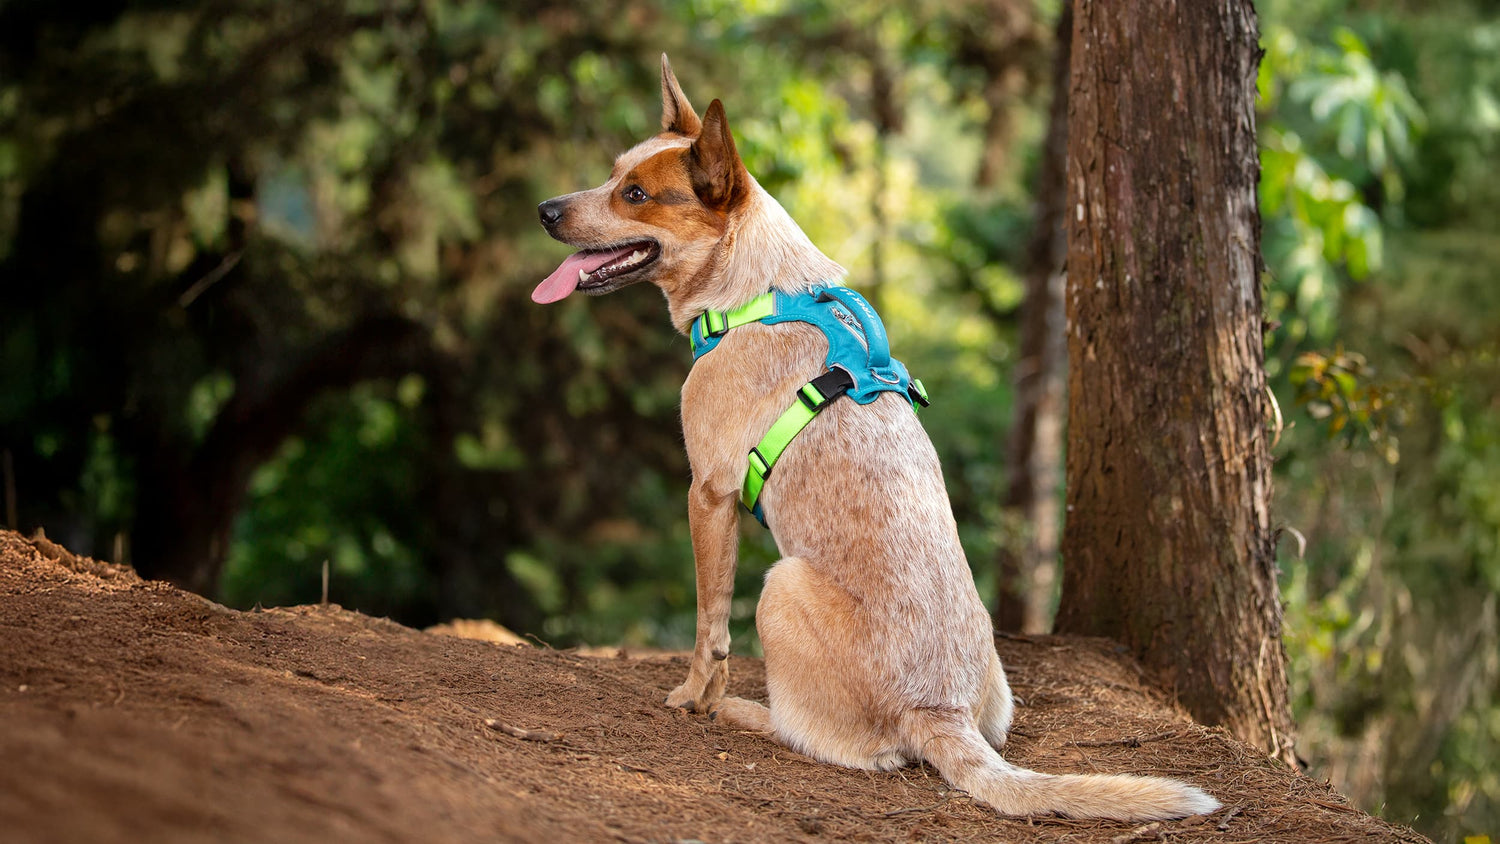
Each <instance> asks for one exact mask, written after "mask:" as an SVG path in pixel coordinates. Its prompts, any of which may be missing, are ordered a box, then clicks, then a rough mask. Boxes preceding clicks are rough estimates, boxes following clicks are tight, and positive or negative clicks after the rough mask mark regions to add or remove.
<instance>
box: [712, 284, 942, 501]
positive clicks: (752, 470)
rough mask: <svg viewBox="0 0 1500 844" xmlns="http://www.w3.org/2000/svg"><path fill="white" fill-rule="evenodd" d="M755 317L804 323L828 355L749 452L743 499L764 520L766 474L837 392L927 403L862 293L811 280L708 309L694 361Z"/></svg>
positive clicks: (860, 398)
mask: <svg viewBox="0 0 1500 844" xmlns="http://www.w3.org/2000/svg"><path fill="white" fill-rule="evenodd" d="M752 322H762V323H765V324H766V325H775V324H777V323H781V322H805V323H808V324H810V325H812V326H814V327H815V328H817V329H818V330H819V331H822V332H823V335H824V336H825V337H827V338H828V358H827V360H826V361H824V365H825V366H827V371H825V372H824V373H823V374H822V375H819V376H818V377H817V378H814V379H813V380H811V381H809V382H807V383H806V384H804V385H803V386H802V387H801V388H800V389H798V390H797V400H796V401H794V402H792V406H791V407H788V408H787V409H786V412H784V413H782V414H781V417H780V418H778V419H777V420H776V421H775V422H773V423H771V428H770V430H768V431H766V435H765V436H764V437H762V438H761V440H760V443H759V444H757V445H756V446H755V448H752V449H750V453H749V454H748V455H747V456H746V459H747V460H748V462H749V464H750V465H749V471H748V472H747V473H746V474H745V485H744V487H743V489H741V491H740V503H741V504H742V505H744V507H745V509H746V510H749V511H750V513H751V515H753V516H755V518H756V520H757V521H759V522H760V523H761V524H762V525H764V524H765V523H766V516H765V513H764V511H763V510H762V509H761V506H760V491H761V489H762V488H763V487H765V485H766V478H768V477H770V475H771V470H772V469H773V468H775V466H776V461H777V460H778V459H780V458H781V453H782V452H784V451H786V447H787V446H788V445H790V444H791V442H792V439H793V438H794V437H796V436H797V434H799V433H801V432H802V429H803V428H806V427H807V424H808V423H809V422H811V421H812V420H813V417H814V416H817V415H818V412H819V411H821V410H822V409H823V408H825V407H827V406H828V405H829V404H831V403H832V402H833V401H834V400H835V399H837V398H838V397H839V396H848V397H849V398H851V399H853V400H854V401H855V402H857V403H859V404H869V403H870V402H873V401H875V399H877V398H879V397H880V394H881V393H901V394H902V395H904V396H906V398H907V399H908V400H909V401H910V402H911V403H912V408H913V409H914V410H916V409H920V408H923V407H926V406H927V405H928V404H929V402H928V399H927V390H926V388H925V387H923V386H922V382H921V381H920V380H918V379H916V378H912V377H911V374H910V373H908V372H907V371H906V366H905V364H903V363H901V361H899V360H896V359H895V358H893V357H891V345H890V340H889V339H888V338H887V337H886V333H885V324H884V323H882V322H881V321H880V316H879V315H878V314H876V313H875V309H874V308H873V307H871V306H870V303H869V301H867V300H866V299H865V297H863V296H861V295H859V294H858V293H856V292H854V291H853V290H850V289H849V288H847V287H829V286H823V285H815V286H813V287H812V288H811V289H809V290H807V291H804V292H801V293H785V292H782V291H780V290H773V291H771V292H769V293H764V294H762V295H760V296H757V297H756V298H754V299H752V300H751V301H750V302H749V303H748V304H746V305H743V306H741V307H738V308H735V309H734V310H732V311H706V312H704V313H703V315H701V316H699V317H698V318H697V319H695V320H693V324H692V326H691V328H690V329H689V330H688V337H689V339H691V340H692V342H693V360H694V361H696V360H697V359H698V358H701V357H703V356H704V355H706V354H708V353H709V352H711V351H713V350H714V347H716V346H718V345H719V340H721V339H722V338H723V337H724V335H725V334H727V333H729V330H730V329H731V328H737V327H739V326H741V325H747V324H749V323H752Z"/></svg>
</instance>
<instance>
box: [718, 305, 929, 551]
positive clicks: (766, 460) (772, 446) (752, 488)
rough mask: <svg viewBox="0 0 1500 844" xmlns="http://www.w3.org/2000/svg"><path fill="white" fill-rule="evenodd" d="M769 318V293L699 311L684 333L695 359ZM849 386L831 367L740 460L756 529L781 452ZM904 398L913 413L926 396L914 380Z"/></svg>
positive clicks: (744, 498)
mask: <svg viewBox="0 0 1500 844" xmlns="http://www.w3.org/2000/svg"><path fill="white" fill-rule="evenodd" d="M775 313H776V299H775V294H774V293H765V294H762V295H760V296H757V297H756V298H754V299H752V300H750V302H748V303H746V304H745V305H742V306H741V307H738V308H735V309H734V310H731V311H705V312H704V313H703V315H702V316H700V317H699V318H698V319H697V320H694V323H693V326H692V328H691V330H690V331H689V339H690V340H692V342H693V348H694V356H695V359H696V357H697V356H698V355H701V354H703V353H704V352H706V351H707V350H708V348H705V345H706V343H707V342H708V341H709V339H710V338H717V337H720V336H723V335H724V334H725V333H727V332H728V331H729V330H730V329H732V328H737V327H739V326H741V325H747V324H749V323H752V322H759V321H761V320H764V319H766V318H767V317H771V316H773V315H775ZM709 348H711V347H709ZM854 383H855V382H854V377H853V376H852V375H851V374H850V373H849V372H848V371H846V370H844V369H842V368H839V367H833V368H830V369H829V370H828V371H827V372H824V373H823V374H822V375H820V376H818V377H817V378H814V379H813V380H811V381H809V382H807V383H806V384H804V385H802V387H801V388H800V389H799V390H798V391H797V401H794V402H792V405H791V407H788V408H787V409H786V410H785V411H784V412H782V414H781V416H780V417H778V418H777V419H776V421H775V422H773V423H771V428H770V430H768V431H766V435H765V436H764V437H761V440H760V442H759V443H757V444H756V446H755V447H754V448H752V449H750V453H749V454H748V455H746V457H747V462H748V463H749V466H748V471H747V472H746V473H745V483H744V486H743V487H742V488H741V490H740V503H741V504H743V505H744V507H745V509H746V510H749V511H750V512H751V514H753V515H754V516H755V518H756V519H757V520H758V521H759V522H760V523H761V524H765V522H766V520H765V515H764V513H763V511H762V510H761V507H760V493H761V489H762V488H764V487H765V485H766V479H767V478H768V477H770V475H771V470H772V469H773V468H775V466H776V462H777V461H778V460H780V459H781V454H782V452H784V451H786V448H787V446H789V445H791V443H792V440H793V439H795V438H796V437H797V435H798V434H799V433H801V432H802V429H803V428H806V427H807V425H808V423H809V422H812V420H813V417H815V416H817V415H818V412H819V411H821V410H822V409H823V408H824V407H827V406H828V404H829V403H830V402H832V401H833V400H834V399H836V398H838V397H839V396H842V395H844V393H845V392H847V391H848V390H849V388H850V387H852V386H853V385H854ZM906 393H907V394H908V396H907V397H908V398H909V399H910V400H911V402H912V407H913V408H914V409H915V408H920V407H924V406H926V405H927V404H928V398H927V390H926V388H924V387H923V385H922V382H921V381H920V380H918V379H912V380H911V382H910V384H909V385H908V387H907V390H906Z"/></svg>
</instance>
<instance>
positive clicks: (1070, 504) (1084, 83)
mask: <svg viewBox="0 0 1500 844" xmlns="http://www.w3.org/2000/svg"><path fill="white" fill-rule="evenodd" d="M1074 14H1075V16H1076V20H1075V27H1074V35H1073V58H1072V91H1071V110H1070V124H1069V138H1070V143H1069V150H1068V184H1069V210H1068V213H1067V218H1068V223H1069V226H1070V232H1069V234H1070V237H1069V243H1070V246H1069V251H1068V297H1067V309H1068V318H1069V332H1068V364H1069V379H1068V393H1069V402H1068V458H1067V486H1068V495H1067V525H1066V528H1065V531H1064V535H1063V557H1064V559H1065V560H1066V565H1065V569H1064V575H1063V595H1062V605H1061V607H1060V608H1059V613H1058V619H1057V627H1058V630H1059V631H1063V632H1068V633H1077V634H1086V635H1098V636H1108V637H1112V638H1115V639H1118V640H1120V641H1121V642H1123V643H1124V644H1125V645H1126V646H1128V647H1129V648H1130V649H1131V650H1132V651H1133V652H1134V653H1135V654H1136V655H1137V656H1138V657H1139V658H1140V659H1141V661H1142V662H1143V663H1144V664H1145V665H1146V666H1147V668H1148V669H1150V670H1152V671H1154V672H1155V673H1156V674H1157V675H1158V677H1159V679H1160V680H1161V681H1162V682H1163V683H1164V685H1165V686H1166V687H1167V688H1170V689H1172V690H1173V691H1175V692H1176V694H1177V696H1178V698H1179V700H1180V701H1181V702H1182V703H1183V704H1184V705H1185V706H1186V707H1187V709H1188V711H1189V712H1191V713H1192V714H1193V716H1194V717H1195V718H1197V719H1198V720H1200V721H1202V722H1204V723H1208V724H1218V725H1223V726H1225V727H1227V728H1228V729H1229V730H1230V731H1231V732H1232V733H1234V734H1235V735H1236V736H1238V737H1240V738H1242V739H1244V740H1245V741H1247V742H1249V743H1251V744H1254V745H1256V746H1258V747H1260V748H1263V749H1264V750H1265V751H1266V752H1268V753H1270V754H1272V755H1274V756H1276V757H1278V758H1281V759H1283V760H1286V761H1288V762H1290V761H1291V759H1292V752H1291V749H1292V734H1291V731H1292V724H1291V717H1290V711H1289V708H1288V703H1287V685H1286V667H1285V653H1284V650H1283V647H1282V642H1281V604H1280V601H1279V598H1278V594H1277V587H1276V568H1275V558H1274V554H1273V537H1272V531H1271V525H1270V514H1269V503H1270V492H1271V461H1270V454H1269V450H1268V446H1267V442H1266V437H1265V433H1266V419H1267V418H1268V413H1267V401H1268V399H1267V396H1266V384H1265V370H1264V352H1263V346H1262V336H1261V332H1262V318H1261V298H1260V282H1259V275H1260V269H1261V261H1260V221H1259V216H1258V212H1257V207H1256V183H1257V181H1258V178H1259V172H1260V167H1259V162H1258V160H1257V148H1256V141H1255V78H1256V68H1257V65H1258V63H1259V60H1260V53H1259V51H1258V49H1257V47H1256V42H1257V31H1256V19H1255V12H1254V9H1253V7H1252V6H1251V3H1250V0H1212V1H1211V2H1202V3H1174V2H1166V0H1153V2H1148V3H1146V4H1144V5H1140V4H1134V5H1132V4H1117V3H1105V2H1097V0H1079V2H1078V3H1077V5H1076V6H1075V9H1074Z"/></svg>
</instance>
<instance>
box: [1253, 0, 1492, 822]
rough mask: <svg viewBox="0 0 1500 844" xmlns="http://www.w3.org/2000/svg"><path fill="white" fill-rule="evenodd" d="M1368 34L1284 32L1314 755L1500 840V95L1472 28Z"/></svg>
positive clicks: (1290, 435)
mask: <svg viewBox="0 0 1500 844" xmlns="http://www.w3.org/2000/svg"><path fill="white" fill-rule="evenodd" d="M1347 11H1348V10H1347V9H1345V8H1344V4H1342V3H1337V2H1334V3H1321V4H1316V3H1315V4H1297V5H1295V6H1293V5H1291V4H1273V5H1272V7H1271V8H1270V9H1268V10H1266V17H1267V21H1266V24H1265V28H1264V29H1265V44H1266V49H1267V54H1266V58H1265V61H1264V62H1263V64H1262V76H1261V93H1262V105H1263V108H1265V109H1266V110H1267V114H1266V115H1265V117H1264V119H1263V124H1262V125H1263V134H1262V136H1263V143H1264V151H1263V155H1262V165H1263V182H1262V193H1261V202H1262V211H1263V214H1264V219H1265V252H1266V258H1267V264H1268V267H1267V269H1268V283H1267V305H1268V311H1269V317H1270V318H1271V319H1272V320H1274V321H1275V322H1276V323H1279V325H1280V330H1278V331H1276V332H1275V333H1273V334H1272V335H1271V336H1270V337H1268V344H1267V354H1268V368H1269V369H1270V370H1271V372H1272V373H1273V375H1275V374H1280V376H1281V377H1280V379H1279V381H1280V383H1279V384H1278V392H1279V393H1280V394H1281V395H1282V396H1283V398H1282V402H1281V404H1282V406H1283V407H1286V408H1295V409H1296V411H1297V412H1293V413H1291V414H1289V416H1288V422H1287V426H1286V429H1285V431H1284V436H1283V437H1282V439H1281V446H1280V447H1279V448H1278V452H1279V454H1278V458H1279V459H1278V466H1277V468H1278V485H1279V490H1278V506H1277V511H1278V512H1279V513H1280V514H1281V518H1283V519H1284V520H1285V521H1286V523H1287V527H1288V528H1289V529H1290V530H1295V531H1296V532H1297V533H1298V534H1299V535H1300V536H1304V537H1305V539H1306V551H1305V554H1303V555H1299V556H1297V557H1296V558H1292V559H1286V560H1284V567H1285V569H1286V574H1285V577H1284V579H1283V597H1284V599H1285V600H1286V605H1287V610H1286V612H1287V646H1288V652H1289V654H1290V656H1291V658H1292V680H1293V685H1294V692H1295V705H1296V710H1297V717H1298V723H1299V726H1300V730H1301V735H1300V737H1299V750H1300V753H1301V754H1302V755H1303V756H1304V757H1305V758H1307V759H1308V760H1309V761H1310V762H1311V764H1312V767H1313V772H1314V773H1315V774H1318V775H1329V776H1333V777H1334V779H1335V783H1336V784H1337V785H1339V786H1340V787H1341V788H1343V789H1344V790H1346V791H1347V792H1349V793H1350V794H1351V795H1352V796H1354V797H1355V799H1356V800H1359V801H1360V802H1361V803H1363V804H1364V805H1366V806H1371V807H1378V808H1379V809H1380V810H1381V811H1383V812H1384V813H1385V814H1387V815H1388V816H1390V817H1393V818H1395V819H1398V820H1402V821H1406V822H1412V823H1415V824H1416V825H1417V826H1418V828H1419V829H1423V830H1424V831H1428V832H1429V833H1430V834H1433V835H1434V836H1435V837H1437V838H1439V839H1452V838H1455V837H1459V836H1461V835H1462V834H1465V833H1477V832H1481V831H1487V830H1492V829H1493V828H1494V824H1495V818H1496V817H1500V814H1497V812H1500V789H1497V787H1496V786H1497V783H1496V781H1495V779H1494V776H1493V774H1492V772H1491V768H1492V766H1491V765H1489V764H1488V763H1487V762H1483V761H1480V760H1482V759H1493V758H1494V757H1495V754H1496V753H1497V752H1500V743H1497V738H1500V736H1497V734H1496V732H1495V731H1494V729H1493V724H1494V720H1495V713H1497V712H1500V666H1497V665H1496V659H1495V657H1494V654H1495V653H1496V650H1497V642H1500V637H1497V635H1496V617H1497V616H1496V596H1497V595H1500V590H1497V588H1496V586H1497V585H1500V582H1497V581H1496V580H1495V578H1494V576H1493V572H1494V571H1496V570H1497V569H1500V547H1497V541H1500V540H1497V537H1500V520H1497V519H1496V518H1495V515H1496V513H1495V509H1494V507H1495V504H1494V502H1495V500H1496V497H1497V495H1500V484H1497V483H1496V481H1495V480H1494V478H1496V477H1500V462H1497V459H1500V453H1497V451H1496V449H1495V436H1496V430H1495V427H1494V426H1495V420H1496V418H1497V414H1496V413H1495V410H1496V406H1495V404H1494V397H1495V396H1496V395H1500V379H1497V374H1500V373H1497V370H1496V366H1495V356H1496V353H1497V345H1496V339H1495V334H1494V330H1493V327H1494V325H1495V324H1497V321H1500V296H1497V295H1496V293H1495V289H1496V288H1495V286H1494V284H1493V279H1492V275H1493V273H1492V271H1491V270H1490V269H1489V268H1490V267H1493V266H1495V261H1496V260H1500V254H1496V252H1495V249H1494V247H1493V246H1492V245H1491V244H1493V243H1494V242H1495V235H1496V234H1497V231H1496V228H1495V227H1496V224H1497V222H1500V221H1497V218H1495V217H1494V215H1493V214H1481V215H1478V216H1476V214H1475V213H1474V212H1475V206H1473V205H1472V204H1471V201H1470V198H1471V197H1476V196H1488V197H1494V196H1495V194H1494V193H1493V191H1494V190H1495V189H1496V188H1497V187H1500V178H1497V177H1496V176H1495V174H1494V172H1493V168H1492V167H1490V166H1489V165H1488V164H1485V165H1480V164H1479V163H1478V162H1479V160H1480V159H1481V158H1482V157H1483V155H1484V154H1485V152H1491V151H1493V148H1494V143H1495V132H1494V123H1493V120H1492V118H1491V117H1490V116H1489V115H1490V114H1491V110H1490V108H1489V106H1488V104H1489V103H1492V102H1493V98H1494V91H1495V85H1494V82H1495V81H1496V80H1497V79H1500V77H1497V76H1496V74H1495V66H1494V65H1495V62H1494V57H1493V54H1492V53H1487V52H1485V51H1483V50H1482V49H1480V48H1479V47H1478V45H1480V44H1487V43H1490V41H1491V40H1492V39H1493V38H1494V33H1493V24H1492V22H1489V21H1485V20H1483V19H1481V18H1480V17H1479V16H1478V12H1477V8H1475V7H1472V6H1471V5H1470V4H1467V3H1462V2H1453V3H1440V4H1437V5H1436V6H1434V7H1432V8H1431V9H1428V10H1426V11H1425V12H1424V13H1421V14H1418V13H1415V12H1410V11H1403V10H1399V9H1382V10H1379V11H1369V10H1365V11H1363V12H1361V13H1359V14H1353V15H1350V14H1345V12H1347ZM1293 33H1298V34H1297V35H1294V34H1293ZM1460 162H1464V163H1463V164H1460ZM1460 174H1462V175H1460ZM1456 177H1457V178H1456ZM1330 348H1331V349H1332V351H1328V349H1330ZM1330 442H1336V443H1338V445H1339V447H1337V448H1332V449H1330V448H1329V447H1328V443H1330ZM1287 547H1289V544H1284V545H1283V548H1284V549H1285V548H1287Z"/></svg>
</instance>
